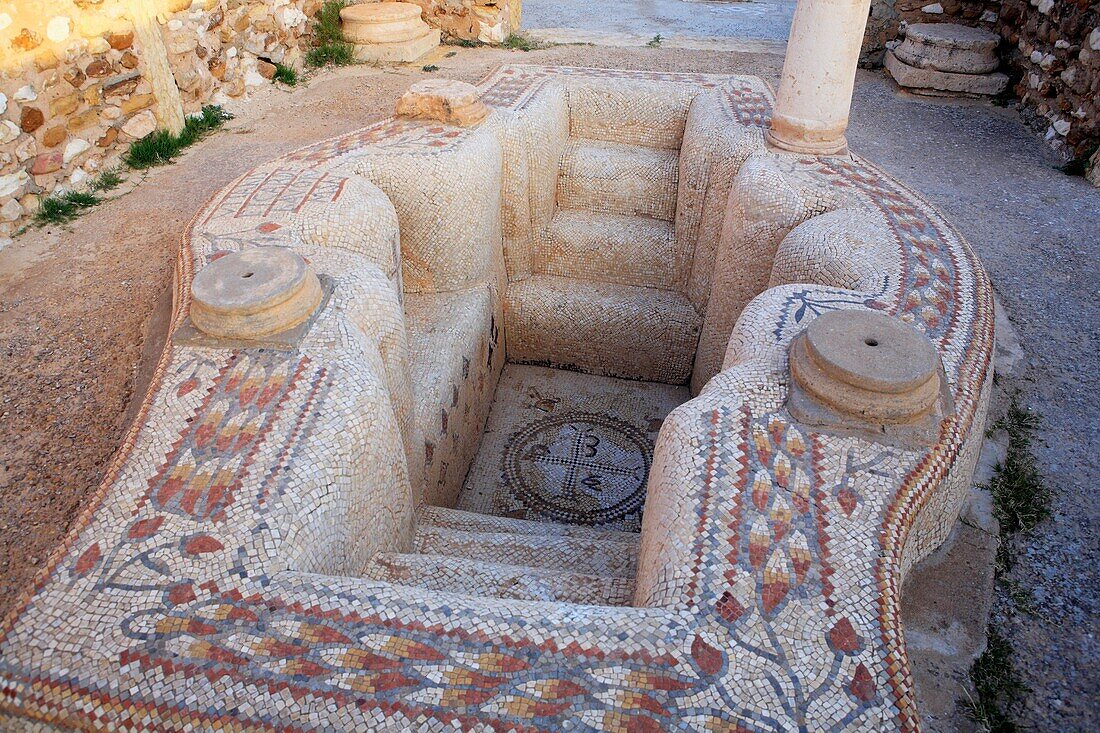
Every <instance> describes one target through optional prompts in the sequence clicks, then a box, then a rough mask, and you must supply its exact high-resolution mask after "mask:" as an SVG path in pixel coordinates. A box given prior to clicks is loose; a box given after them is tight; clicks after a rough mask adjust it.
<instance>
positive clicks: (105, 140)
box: [95, 127, 118, 148]
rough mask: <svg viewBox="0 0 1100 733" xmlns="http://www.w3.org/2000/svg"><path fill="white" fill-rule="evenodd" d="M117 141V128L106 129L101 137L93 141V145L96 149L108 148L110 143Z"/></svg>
mask: <svg viewBox="0 0 1100 733" xmlns="http://www.w3.org/2000/svg"><path fill="white" fill-rule="evenodd" d="M117 139H118V128H117V127H108V128H107V130H106V132H104V133H103V136H102V137H100V138H99V139H98V140H96V141H95V144H96V146H97V147H100V148H107V147H110V146H111V143H113V142H114V141H115V140H117Z"/></svg>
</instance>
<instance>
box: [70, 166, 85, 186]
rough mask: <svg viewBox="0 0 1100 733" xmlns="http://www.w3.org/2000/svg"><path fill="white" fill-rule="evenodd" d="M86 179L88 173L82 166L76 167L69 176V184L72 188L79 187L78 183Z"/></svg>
mask: <svg viewBox="0 0 1100 733" xmlns="http://www.w3.org/2000/svg"><path fill="white" fill-rule="evenodd" d="M86 180H88V173H87V171H85V170H84V169H83V168H77V169H76V170H75V171H73V174H72V175H71V176H69V185H70V186H72V187H73V188H79V187H80V184H82V183H84V181H86Z"/></svg>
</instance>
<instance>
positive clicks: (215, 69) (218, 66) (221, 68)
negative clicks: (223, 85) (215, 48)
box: [207, 59, 225, 81]
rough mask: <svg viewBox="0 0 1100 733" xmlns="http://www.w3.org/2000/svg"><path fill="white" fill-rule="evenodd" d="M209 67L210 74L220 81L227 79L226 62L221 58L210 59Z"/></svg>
mask: <svg viewBox="0 0 1100 733" xmlns="http://www.w3.org/2000/svg"><path fill="white" fill-rule="evenodd" d="M207 68H208V69H209V70H210V75H211V76H212V77H214V78H215V79H217V80H218V81H222V80H224V79H225V62H224V61H222V60H221V59H210V61H209V63H208V64H207Z"/></svg>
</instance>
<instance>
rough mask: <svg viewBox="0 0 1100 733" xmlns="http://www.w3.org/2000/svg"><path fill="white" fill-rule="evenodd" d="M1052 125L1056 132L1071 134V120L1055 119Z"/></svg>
mask: <svg viewBox="0 0 1100 733" xmlns="http://www.w3.org/2000/svg"><path fill="white" fill-rule="evenodd" d="M1052 127H1053V128H1054V131H1055V132H1057V133H1058V134H1059V135H1062V136H1063V137H1064V136H1066V135H1068V134H1069V128H1070V123H1069V120H1055V121H1054V124H1053V125H1052Z"/></svg>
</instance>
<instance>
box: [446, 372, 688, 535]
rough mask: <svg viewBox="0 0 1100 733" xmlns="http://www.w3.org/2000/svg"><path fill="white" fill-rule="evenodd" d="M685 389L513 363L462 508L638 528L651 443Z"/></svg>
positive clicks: (462, 498)
mask: <svg viewBox="0 0 1100 733" xmlns="http://www.w3.org/2000/svg"><path fill="white" fill-rule="evenodd" d="M690 398H691V394H690V393H689V391H688V388H687V387H686V386H674V385H669V384H658V383H656V382H636V381H632V380H627V379H613V378H611V377H598V376H593V375H591V374H580V373H578V372H567V371H562V370H559V369H546V368H544V367H535V366H524V365H520V364H509V365H507V366H506V367H505V368H504V372H503V374H502V375H501V377H500V385H499V386H498V387H497V392H496V396H495V398H494V400H493V406H492V408H491V411H490V413H489V421H488V423H487V424H486V427H485V435H484V436H483V437H482V441H481V448H480V449H479V451H478V455H477V458H476V459H475V460H474V464H473V466H471V467H470V473H469V475H468V476H467V477H466V484H465V486H464V487H463V489H462V494H461V495H460V496H459V499H458V508H459V509H464V510H466V511H471V512H479V513H482V514H498V515H501V516H506V517H514V518H519V519H530V520H542V521H553V522H564V523H569V524H588V525H598V526H601V527H605V528H607V529H618V530H625V531H630V532H637V531H638V530H639V529H640V528H641V522H642V504H643V502H644V501H645V485H646V478H647V476H648V475H649V465H650V462H651V461H652V458H653V442H654V440H655V439H656V437H657V431H658V430H660V428H661V423H662V422H663V421H664V419H665V417H666V416H667V415H668V413H669V412H671V411H672V410H673V408H675V407H676V406H677V405H679V404H681V403H682V402H686V401H687V400H689V399H690Z"/></svg>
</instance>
